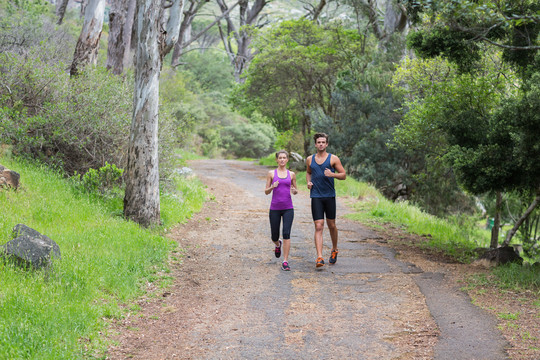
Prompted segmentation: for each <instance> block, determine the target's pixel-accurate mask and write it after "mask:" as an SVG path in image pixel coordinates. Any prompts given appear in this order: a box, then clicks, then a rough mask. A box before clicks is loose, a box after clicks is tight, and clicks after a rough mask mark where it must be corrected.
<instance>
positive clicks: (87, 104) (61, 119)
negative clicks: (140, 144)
mask: <svg viewBox="0 0 540 360" xmlns="http://www.w3.org/2000/svg"><path fill="white" fill-rule="evenodd" d="M4 59H6V62H5V65H6V68H8V69H10V70H11V71H10V72H9V73H8V74H9V75H13V76H12V77H11V78H10V79H9V80H11V81H10V85H11V89H12V91H11V94H10V96H7V95H5V96H3V100H4V101H3V104H2V105H4V106H6V105H7V106H11V107H12V108H14V109H20V110H19V111H20V113H19V116H18V117H16V118H10V119H8V120H7V122H6V124H5V127H7V129H8V131H7V133H8V134H9V142H10V143H12V144H13V145H14V149H13V152H14V153H16V154H20V155H22V156H26V157H30V158H33V159H37V160H39V161H41V162H43V163H45V164H49V165H51V166H54V167H57V168H59V169H62V170H63V171H65V172H66V173H68V174H73V173H74V172H75V171H77V172H79V173H85V172H86V171H87V170H88V169H90V168H99V167H101V166H103V165H104V162H105V161H108V162H110V163H112V164H115V165H118V166H119V167H124V164H123V161H125V158H126V156H125V154H126V148H127V140H128V138H127V137H128V134H129V126H130V124H131V107H132V101H133V99H132V97H133V88H132V86H131V85H130V83H128V82H126V81H123V80H122V79H120V78H117V77H115V76H113V75H110V74H109V73H108V72H106V71H104V70H102V69H88V70H87V71H85V72H84V73H83V74H81V76H78V77H77V78H74V79H69V78H68V77H67V75H66V74H65V73H64V71H63V69H60V68H58V67H57V68H53V69H51V68H50V67H49V68H48V69H49V70H48V71H46V72H44V71H42V70H41V68H42V66H36V64H35V63H34V61H35V58H34V61H33V60H32V58H28V60H26V61H25V60H23V59H22V58H19V57H8V56H6V57H4ZM38 64H39V61H38ZM39 65H41V64H39ZM21 66H24V68H21ZM59 67H61V64H60V65H59ZM4 74H5V73H4ZM4 74H3V75H4ZM0 77H2V79H7V76H6V77H3V76H2V75H0ZM21 78H24V79H25V81H24V82H22V83H21V82H20V81H18V80H19V79H21ZM42 84H47V85H42ZM43 88H45V89H46V91H43V90H41V89H43ZM19 94H20V95H19ZM23 94H24V95H23ZM32 94H36V95H35V96H32ZM0 96H1V94H0ZM1 99H2V97H0V100H1ZM38 109H39V110H38Z"/></svg>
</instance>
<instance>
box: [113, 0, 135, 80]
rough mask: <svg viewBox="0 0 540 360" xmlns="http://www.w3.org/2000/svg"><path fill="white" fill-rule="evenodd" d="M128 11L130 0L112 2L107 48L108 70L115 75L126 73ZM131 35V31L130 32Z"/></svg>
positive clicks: (114, 0)
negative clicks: (126, 24)
mask: <svg viewBox="0 0 540 360" xmlns="http://www.w3.org/2000/svg"><path fill="white" fill-rule="evenodd" d="M127 11H128V0H112V1H111V11H110V12H109V41H108V47H107V69H108V70H111V71H112V73H113V74H116V75H120V74H122V73H123V72H124V55H125V51H126V46H127V47H129V44H126V39H125V38H126V35H127V34H126V33H125V32H124V31H125V30H126V28H125V23H126V18H127ZM129 32H130V33H131V29H130V30H129Z"/></svg>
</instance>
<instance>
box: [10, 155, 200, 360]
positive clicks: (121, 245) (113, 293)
mask: <svg viewBox="0 0 540 360" xmlns="http://www.w3.org/2000/svg"><path fill="white" fill-rule="evenodd" d="M0 164H2V165H4V166H6V167H8V168H10V169H12V170H15V171H17V172H19V173H20V174H21V183H22V188H21V189H20V190H19V191H17V192H13V191H0V203H1V204H2V211H1V212H0V243H2V244H3V243H5V242H7V241H9V240H11V230H12V228H13V227H14V226H15V225H16V224H18V223H24V224H26V225H28V226H30V227H32V228H34V229H36V230H38V231H39V232H41V233H43V234H45V235H47V236H49V237H50V238H51V239H53V240H54V241H55V242H56V243H58V245H59V246H60V249H61V253H62V259H61V260H60V261H56V262H55V264H54V267H53V270H52V271H50V272H43V271H38V272H34V271H23V270H20V269H18V268H17V267H15V266H13V265H12V264H11V263H10V262H6V261H3V260H1V261H0V279H2V280H1V284H2V285H1V286H0V358H5V359H80V358H89V357H94V356H96V357H101V356H102V355H101V354H103V350H104V349H105V346H106V345H105V344H103V343H102V342H101V341H102V340H101V339H102V332H106V329H107V321H108V320H107V319H111V318H117V317H120V316H122V308H121V306H120V304H122V303H126V302H129V300H131V299H134V298H135V297H137V296H140V295H141V294H142V292H143V291H144V285H145V284H146V283H147V282H155V281H159V278H160V276H161V275H160V274H163V273H166V272H167V271H168V269H167V259H168V256H169V253H170V251H171V250H172V249H173V248H174V247H175V244H174V243H173V242H171V241H170V240H168V239H166V238H165V237H163V236H162V235H163V232H164V230H165V229H166V227H169V226H172V225H174V224H175V223H178V222H181V221H184V220H185V219H186V218H187V217H189V216H190V215H191V213H193V212H194V211H197V210H198V209H200V207H201V206H202V204H203V202H204V200H205V196H206V192H205V191H204V189H203V186H202V185H201V184H200V183H198V182H196V181H195V180H193V179H190V180H187V179H182V178H180V179H178V180H177V182H176V185H177V189H178V191H177V192H174V194H173V193H171V194H163V195H162V198H161V200H162V207H161V210H162V216H163V222H164V225H163V226H162V227H159V228H155V229H153V230H148V229H143V228H141V227H139V226H138V225H137V224H135V223H133V222H128V221H125V220H124V219H123V218H122V217H121V213H122V209H121V205H122V199H121V198H118V197H110V198H101V197H98V196H92V195H88V194H86V193H83V192H81V191H79V190H78V189H77V187H76V186H74V185H73V183H71V182H69V181H66V180H65V179H63V178H62V177H61V176H59V175H57V174H54V173H52V172H50V171H48V170H47V169H46V168H40V167H37V166H35V165H31V164H28V163H25V162H20V161H17V160H14V159H11V158H8V157H6V156H3V157H2V156H0Z"/></svg>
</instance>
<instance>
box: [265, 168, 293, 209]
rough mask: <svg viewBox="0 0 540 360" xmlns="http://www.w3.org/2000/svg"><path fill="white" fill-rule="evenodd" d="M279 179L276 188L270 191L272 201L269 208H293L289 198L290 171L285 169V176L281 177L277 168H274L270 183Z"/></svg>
mask: <svg viewBox="0 0 540 360" xmlns="http://www.w3.org/2000/svg"><path fill="white" fill-rule="evenodd" d="M276 181H279V184H278V186H277V188H275V189H274V190H273V191H272V202H271V203H270V210H288V209H292V208H293V203H292V198H291V182H292V180H291V173H290V171H289V170H287V177H285V179H282V178H280V177H279V176H278V173H277V169H275V170H274V178H273V179H272V183H274V182H276Z"/></svg>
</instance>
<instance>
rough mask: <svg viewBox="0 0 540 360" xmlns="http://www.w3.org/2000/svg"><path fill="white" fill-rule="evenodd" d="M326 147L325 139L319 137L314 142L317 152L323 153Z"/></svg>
mask: <svg viewBox="0 0 540 360" xmlns="http://www.w3.org/2000/svg"><path fill="white" fill-rule="evenodd" d="M327 146H328V142H327V141H326V138H325V137H320V138H317V140H315V147H316V148H317V150H319V151H324V150H325V149H326V147H327Z"/></svg>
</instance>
